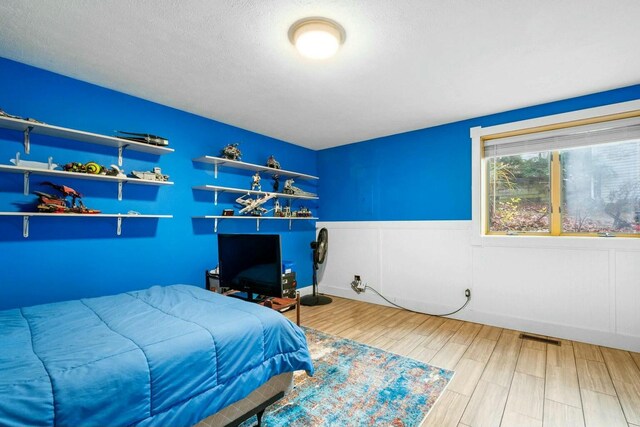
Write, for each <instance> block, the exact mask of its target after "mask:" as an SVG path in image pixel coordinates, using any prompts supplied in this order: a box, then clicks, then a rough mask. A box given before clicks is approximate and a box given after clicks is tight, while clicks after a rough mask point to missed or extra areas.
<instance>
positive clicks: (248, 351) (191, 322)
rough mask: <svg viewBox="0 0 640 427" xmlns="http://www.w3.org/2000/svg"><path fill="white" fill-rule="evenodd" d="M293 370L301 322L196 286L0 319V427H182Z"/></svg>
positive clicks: (301, 349) (303, 357) (298, 364)
mask: <svg viewBox="0 0 640 427" xmlns="http://www.w3.org/2000/svg"><path fill="white" fill-rule="evenodd" d="M299 369H304V370H306V371H307V372H309V373H310V374H312V373H313V366H312V364H311V358H310V357H309V352H308V349H307V343H306V339H305V337H304V334H303V333H302V331H301V330H300V329H299V328H298V327H297V326H295V325H294V324H293V323H291V322H290V321H289V320H287V319H286V318H285V317H284V316H282V315H281V314H280V313H277V312H275V311H273V310H270V309H268V308H264V307H261V306H259V305H257V304H251V303H247V302H244V301H240V300H237V299H234V298H229V297H224V296H221V295H218V294H214V293H212V292H209V291H205V290H203V289H200V288H196V287H194V286H187V285H173V286H167V287H158V286H156V287H153V288H151V289H148V290H145V291H139V292H129V293H125V294H120V295H114V296H108V297H102V298H91V299H83V300H78V301H68V302H61V303H55V304H46V305H40V306H35V307H27V308H22V309H16V310H7V311H0V425H21V426H24V425H29V426H32V425H33V426H40V425H45V426H53V425H56V426H91V425H93V426H128V425H142V426H144V425H163V426H169V425H170V426H187V425H192V424H195V423H197V422H198V421H199V420H201V419H203V418H205V417H207V416H209V415H211V414H213V413H215V412H217V411H218V410H220V409H222V408H223V407H225V406H227V405H229V404H231V403H233V402H235V401H238V400H240V399H242V398H244V397H246V396H247V395H248V394H249V393H250V392H251V391H252V390H253V389H255V388H257V387H259V386H260V385H262V384H263V383H265V382H266V381H268V380H269V378H271V377H272V376H274V375H277V374H280V373H283V372H289V371H294V370H299Z"/></svg>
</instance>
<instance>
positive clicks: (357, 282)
mask: <svg viewBox="0 0 640 427" xmlns="http://www.w3.org/2000/svg"><path fill="white" fill-rule="evenodd" d="M365 288H366V285H364V284H363V283H362V280H361V279H360V276H359V275H358V274H355V275H354V276H353V282H351V289H353V291H354V292H355V293H357V294H359V293H362V292H364V291H365Z"/></svg>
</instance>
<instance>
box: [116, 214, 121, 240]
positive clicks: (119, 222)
mask: <svg viewBox="0 0 640 427" xmlns="http://www.w3.org/2000/svg"><path fill="white" fill-rule="evenodd" d="M116 234H117V235H118V236H120V235H121V234H122V217H121V216H119V217H118V226H117V228H116Z"/></svg>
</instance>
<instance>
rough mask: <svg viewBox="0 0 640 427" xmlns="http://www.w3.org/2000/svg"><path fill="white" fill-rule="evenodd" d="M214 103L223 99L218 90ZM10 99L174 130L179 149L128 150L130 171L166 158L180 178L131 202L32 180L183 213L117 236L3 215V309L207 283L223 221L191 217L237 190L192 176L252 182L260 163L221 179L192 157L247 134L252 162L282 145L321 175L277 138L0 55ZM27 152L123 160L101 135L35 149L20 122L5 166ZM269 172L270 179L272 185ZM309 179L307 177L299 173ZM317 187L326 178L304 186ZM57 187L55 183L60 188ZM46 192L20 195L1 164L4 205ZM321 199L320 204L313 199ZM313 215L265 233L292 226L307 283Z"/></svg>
mask: <svg viewBox="0 0 640 427" xmlns="http://www.w3.org/2000/svg"><path fill="white" fill-rule="evenodd" d="M212 102H218V101H215V100H212ZM0 108H2V109H4V110H5V111H7V112H8V113H10V114H14V115H19V116H28V117H34V118H36V119H38V120H41V121H44V122H46V123H49V124H54V125H58V126H64V127H70V128H75V129H81V130H87V131H91V132H96V133H103V134H106V135H112V134H113V133H112V132H113V131H114V130H115V129H120V130H131V131H142V132H150V133H155V134H159V135H163V136H166V137H168V138H169V139H170V144H171V148H174V149H175V153H173V154H168V155H163V156H155V155H149V154H143V153H138V152H134V151H129V152H127V151H126V150H125V156H124V157H125V158H124V166H123V167H124V169H125V170H126V172H130V171H131V170H150V169H151V168H152V167H153V166H154V165H158V166H160V167H161V168H162V170H163V172H164V173H166V174H169V175H170V179H171V180H172V181H174V182H175V185H174V186H171V187H155V186H143V185H125V188H124V197H123V200H122V201H118V200H117V187H116V185H115V184H112V183H102V182H97V181H89V180H71V179H64V180H60V179H57V180H56V179H53V180H52V179H51V177H41V176H34V177H32V180H31V182H32V185H31V190H32V191H33V190H38V189H42V190H44V191H50V190H51V189H47V188H44V187H41V186H39V185H38V183H40V182H42V181H46V180H52V181H54V182H57V183H61V184H65V185H68V186H71V187H73V188H75V189H76V190H78V191H79V192H81V193H83V194H84V201H85V204H86V205H87V206H88V207H92V208H97V209H101V210H102V211H103V212H104V213H126V212H128V211H129V210H134V211H138V212H140V213H155V214H172V215H174V218H173V219H160V220H146V219H125V220H124V223H123V233H122V236H119V237H117V236H116V234H115V233H116V222H115V219H110V218H109V219H108V218H104V219H102V218H73V219H64V218H32V219H31V226H30V237H29V238H28V239H25V238H23V237H22V219H21V217H0V309H6V308H12V307H18V306H25V305H32V304H39V303H45V302H52V301H60V300H65V299H73V298H79V297H88V296H98V295H105V294H113V293H118V292H122V291H128V290H132V289H142V288H146V287H149V286H151V285H155V284H160V285H166V284H172V283H191V284H196V285H199V286H204V270H205V269H207V268H213V267H214V266H215V265H216V264H217V250H216V245H217V239H216V237H215V234H214V233H213V221H208V220H196V219H192V216H196V215H213V214H220V212H221V211H222V209H223V208H230V207H232V204H233V203H232V202H233V195H223V196H221V197H220V200H221V201H222V202H223V203H219V204H218V206H214V205H213V193H209V192H202V191H195V190H192V188H191V187H192V186H194V185H203V184H219V185H227V186H246V188H249V186H250V175H251V174H250V173H247V172H246V171H237V170H230V169H225V170H224V172H222V173H221V174H220V175H219V179H218V180H217V181H216V180H214V178H213V168H212V167H207V166H204V165H201V164H197V163H194V162H192V160H191V159H193V158H195V157H199V156H202V155H207V154H208V155H218V154H219V151H220V149H221V148H222V147H223V146H224V145H226V144H228V143H230V142H240V143H241V144H240V146H241V149H242V151H243V160H244V161H247V162H251V163H263V162H264V161H265V160H266V158H267V157H268V156H269V155H270V154H274V155H275V156H276V158H277V159H278V160H279V161H280V163H281V164H282V166H283V167H284V168H286V169H290V170H296V171H300V172H305V173H309V174H312V175H317V167H316V153H315V152H314V151H311V150H308V149H304V148H301V147H297V146H294V145H291V144H287V143H285V142H282V141H278V140H275V139H272V138H268V137H265V136H262V135H258V134H255V133H252V132H248V131H245V130H242V129H238V128H236V127H233V126H228V125H225V124H222V123H219V122H216V121H213V120H209V119H205V118H203V117H199V116H196V115H193V114H188V113H185V112H182V111H179V110H175V109H172V108H169V107H165V106H162V105H158V104H155V103H152V102H149V101H145V100H142V99H139V98H135V97H132V96H129V95H125V94H122V93H118V92H115V91H112V90H108V89H105V88H101V87H98V86H95V85H91V84H88V83H84V82H81V81H77V80H74V79H70V78H67V77H63V76H61V75H58V74H54V73H50V72H47V71H44V70H41V69H37V68H33V67H30V66H27V65H24V64H20V63H16V62H13V61H9V60H6V59H2V58H0ZM18 151H19V152H20V153H21V155H22V158H23V159H24V160H36V161H46V160H47V158H48V156H53V158H54V162H57V163H59V164H65V163H67V162H71V161H80V162H87V161H90V160H93V161H97V162H98V163H100V164H104V165H106V166H108V165H111V164H115V163H116V162H117V150H116V149H113V148H109V147H101V146H97V145H93V144H85V143H79V142H69V141H65V140H60V139H55V138H49V137H44V136H40V135H34V136H32V147H31V154H30V155H28V156H27V155H25V154H24V151H23V147H22V136H21V134H19V133H18V132H14V131H9V130H0V164H9V159H12V158H14V157H15V154H16V152H18ZM270 182H271V181H270V180H268V179H263V183H264V185H265V186H267V187H268V186H269V185H270ZM298 184H300V186H301V187H303V186H304V185H305V184H304V183H302V182H297V183H296V185H298ZM306 189H308V190H312V191H317V188H315V189H314V188H313V186H311V187H306ZM53 192H55V191H53ZM36 199H37V198H36V196H34V195H29V196H25V195H23V194H22V176H21V175H18V174H8V173H0V211H19V210H34V206H35V203H34V202H35V201H36ZM308 207H310V208H312V209H314V212H315V208H316V206H314V205H308ZM314 227H315V226H314V224H313V223H312V222H305V221H299V222H297V223H294V225H293V230H292V231H291V232H289V231H288V225H287V224H285V221H263V222H262V224H261V227H260V232H261V233H278V234H281V235H282V236H283V242H282V245H283V257H284V258H285V259H289V260H292V261H294V262H295V263H296V270H297V273H298V282H299V286H307V285H309V284H310V283H311V251H310V249H309V242H310V241H311V240H313V238H314V236H315V234H314ZM218 231H219V232H255V222H254V221H248V220H247V221H236V222H233V221H228V220H227V221H223V222H221V224H220V226H219V230H218Z"/></svg>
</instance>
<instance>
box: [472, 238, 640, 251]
mask: <svg viewBox="0 0 640 427" xmlns="http://www.w3.org/2000/svg"><path fill="white" fill-rule="evenodd" d="M473 240H474V246H483V247H511V248H550V249H556V248H557V249H595V250H608V249H626V250H634V251H640V238H637V237H587V236H585V237H577V236H518V235H515V236H505V235H485V236H479V239H473Z"/></svg>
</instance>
